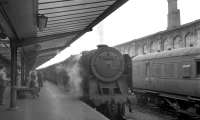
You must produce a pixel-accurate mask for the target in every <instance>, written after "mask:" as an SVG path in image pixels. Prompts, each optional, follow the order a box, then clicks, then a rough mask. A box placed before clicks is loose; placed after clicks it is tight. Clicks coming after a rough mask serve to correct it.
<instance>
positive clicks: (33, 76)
mask: <svg viewBox="0 0 200 120" xmlns="http://www.w3.org/2000/svg"><path fill="white" fill-rule="evenodd" d="M29 76H30V84H29V87H30V88H31V89H32V95H33V98H35V97H39V83H38V76H37V72H36V71H31V72H30V74H29Z"/></svg>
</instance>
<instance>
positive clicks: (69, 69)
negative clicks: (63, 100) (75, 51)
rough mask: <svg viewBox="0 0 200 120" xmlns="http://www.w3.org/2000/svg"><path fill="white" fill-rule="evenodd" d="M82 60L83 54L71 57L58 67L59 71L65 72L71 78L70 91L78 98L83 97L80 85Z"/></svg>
mask: <svg viewBox="0 0 200 120" xmlns="http://www.w3.org/2000/svg"><path fill="white" fill-rule="evenodd" d="M80 58H81V54H79V55H74V56H71V57H70V58H68V59H67V60H65V61H64V62H62V63H61V64H59V65H58V66H57V69H58V70H59V71H62V70H64V73H66V74H67V75H68V76H69V81H68V85H69V87H70V89H69V90H70V92H71V93H73V95H75V96H77V97H78V96H81V95H82V89H81V87H80V84H81V82H82V77H81V75H80V71H81V67H80V64H79V60H80Z"/></svg>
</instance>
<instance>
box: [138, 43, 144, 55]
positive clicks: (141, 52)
mask: <svg viewBox="0 0 200 120" xmlns="http://www.w3.org/2000/svg"><path fill="white" fill-rule="evenodd" d="M142 54H143V47H142V46H141V45H138V55H142Z"/></svg>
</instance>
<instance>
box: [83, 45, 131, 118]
mask: <svg viewBox="0 0 200 120" xmlns="http://www.w3.org/2000/svg"><path fill="white" fill-rule="evenodd" d="M80 65H81V68H82V73H81V74H82V76H83V81H82V83H81V87H82V90H83V97H82V99H83V100H84V101H86V103H88V104H90V105H91V106H93V107H95V108H96V109H97V110H98V111H100V112H101V113H103V114H104V115H106V116H108V117H109V118H111V119H115V120H116V119H120V117H122V116H123V115H122V114H125V109H126V107H128V106H127V104H128V102H129V101H134V100H135V97H134V96H133V95H132V96H131V95H130V94H128V89H129V88H131V87H132V83H131V58H130V57H129V56H128V55H122V54H121V53H120V52H119V51H118V50H116V49H115V48H112V47H108V46H106V45H99V46H98V49H96V50H92V51H88V52H83V53H82V56H81V58H80Z"/></svg>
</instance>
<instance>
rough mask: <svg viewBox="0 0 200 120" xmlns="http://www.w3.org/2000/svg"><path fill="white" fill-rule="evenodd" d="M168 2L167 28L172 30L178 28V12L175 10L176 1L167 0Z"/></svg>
mask: <svg viewBox="0 0 200 120" xmlns="http://www.w3.org/2000/svg"><path fill="white" fill-rule="evenodd" d="M167 2H168V27H167V29H173V28H176V27H178V26H180V10H179V9H177V0H167Z"/></svg>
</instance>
